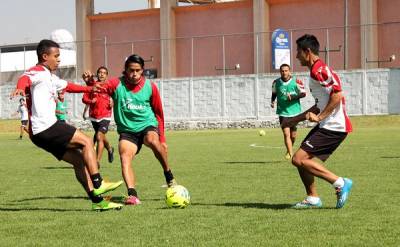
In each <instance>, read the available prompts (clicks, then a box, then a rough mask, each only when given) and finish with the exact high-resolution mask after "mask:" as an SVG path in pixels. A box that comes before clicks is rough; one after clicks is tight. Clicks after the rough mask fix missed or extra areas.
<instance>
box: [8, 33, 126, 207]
mask: <svg viewBox="0 0 400 247" xmlns="http://www.w3.org/2000/svg"><path fill="white" fill-rule="evenodd" d="M36 52H37V56H38V64H37V65H36V66H34V67H32V68H30V69H28V70H27V71H26V72H25V73H24V74H23V75H22V76H21V77H20V78H19V80H18V83H17V88H16V89H15V90H14V91H13V92H12V93H11V97H15V96H16V95H26V97H27V103H28V104H27V105H28V112H29V120H30V138H31V140H32V142H33V143H34V144H35V145H36V146H38V147H40V148H42V149H44V150H46V151H47V152H49V153H51V154H53V155H54V156H55V157H56V158H57V159H58V160H64V161H66V162H68V163H70V164H72V165H73V167H74V170H75V175H76V178H77V179H78V181H79V182H80V183H81V185H82V186H83V188H84V189H85V191H86V192H87V194H88V196H89V198H90V199H91V201H92V209H93V210H108V209H114V208H121V207H122V204H118V203H113V202H109V201H106V200H104V199H103V198H102V197H101V194H104V193H106V192H108V191H111V190H114V189H116V188H117V187H118V186H120V185H121V184H122V181H119V182H117V183H108V182H105V181H103V179H102V177H101V175H100V173H99V171H98V168H97V162H96V156H95V153H94V150H93V142H92V140H91V139H90V138H89V137H87V136H86V135H84V134H83V133H82V132H81V131H79V130H77V129H76V128H75V127H73V126H71V125H68V124H66V123H65V122H60V121H57V118H56V116H55V114H54V112H55V108H56V102H55V99H56V97H57V91H60V90H65V91H66V92H71V93H78V92H90V91H98V90H100V89H99V88H98V87H96V86H93V87H86V86H80V85H77V84H74V83H71V82H67V81H65V80H62V79H60V78H58V77H57V76H56V75H55V74H54V73H53V72H54V71H56V69H57V68H58V65H59V64H60V51H59V45H58V44H57V43H56V42H54V41H51V40H42V41H40V42H39V44H38V46H37V49H36ZM59 182H63V181H59Z"/></svg>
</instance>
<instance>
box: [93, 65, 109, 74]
mask: <svg viewBox="0 0 400 247" xmlns="http://www.w3.org/2000/svg"><path fill="white" fill-rule="evenodd" d="M101 69H104V70H105V71H106V72H107V75H108V69H107V67H105V66H100V67H99V68H98V69H97V71H96V74H99V72H100V70H101Z"/></svg>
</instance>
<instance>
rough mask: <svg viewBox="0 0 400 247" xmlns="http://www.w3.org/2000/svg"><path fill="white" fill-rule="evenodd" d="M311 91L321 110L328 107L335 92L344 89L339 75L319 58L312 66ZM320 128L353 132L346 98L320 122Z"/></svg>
mask: <svg viewBox="0 0 400 247" xmlns="http://www.w3.org/2000/svg"><path fill="white" fill-rule="evenodd" d="M310 76H311V80H310V91H311V94H312V95H313V97H314V98H315V99H316V102H317V106H318V108H319V109H321V111H323V109H324V108H325V107H326V105H327V104H328V101H329V97H330V95H331V94H332V93H333V92H340V91H342V85H341V82H340V79H339V76H338V75H337V74H336V72H335V71H333V70H332V69H331V68H329V67H328V66H327V65H326V64H325V63H324V62H322V61H321V60H317V61H316V62H315V63H314V64H313V66H312V67H311V73H310ZM320 128H323V129H328V130H332V131H339V132H351V131H352V126H351V122H350V119H349V117H348V116H347V114H346V109H345V98H344V96H343V98H342V100H341V102H340V104H339V105H338V106H337V107H336V108H335V109H334V110H333V112H332V113H331V115H330V116H328V117H327V118H325V119H324V120H322V121H321V122H320Z"/></svg>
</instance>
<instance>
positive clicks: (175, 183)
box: [167, 178, 178, 188]
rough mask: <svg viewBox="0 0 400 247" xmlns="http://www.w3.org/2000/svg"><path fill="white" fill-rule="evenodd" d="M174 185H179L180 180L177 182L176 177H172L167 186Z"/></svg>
mask: <svg viewBox="0 0 400 247" xmlns="http://www.w3.org/2000/svg"><path fill="white" fill-rule="evenodd" d="M174 185H178V182H176V180H175V178H173V179H171V180H170V181H168V182H167V186H168V188H169V187H172V186H174Z"/></svg>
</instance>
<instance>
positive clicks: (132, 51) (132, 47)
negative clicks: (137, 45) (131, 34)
mask: <svg viewBox="0 0 400 247" xmlns="http://www.w3.org/2000/svg"><path fill="white" fill-rule="evenodd" d="M131 54H134V45H133V42H132V43H131Z"/></svg>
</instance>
